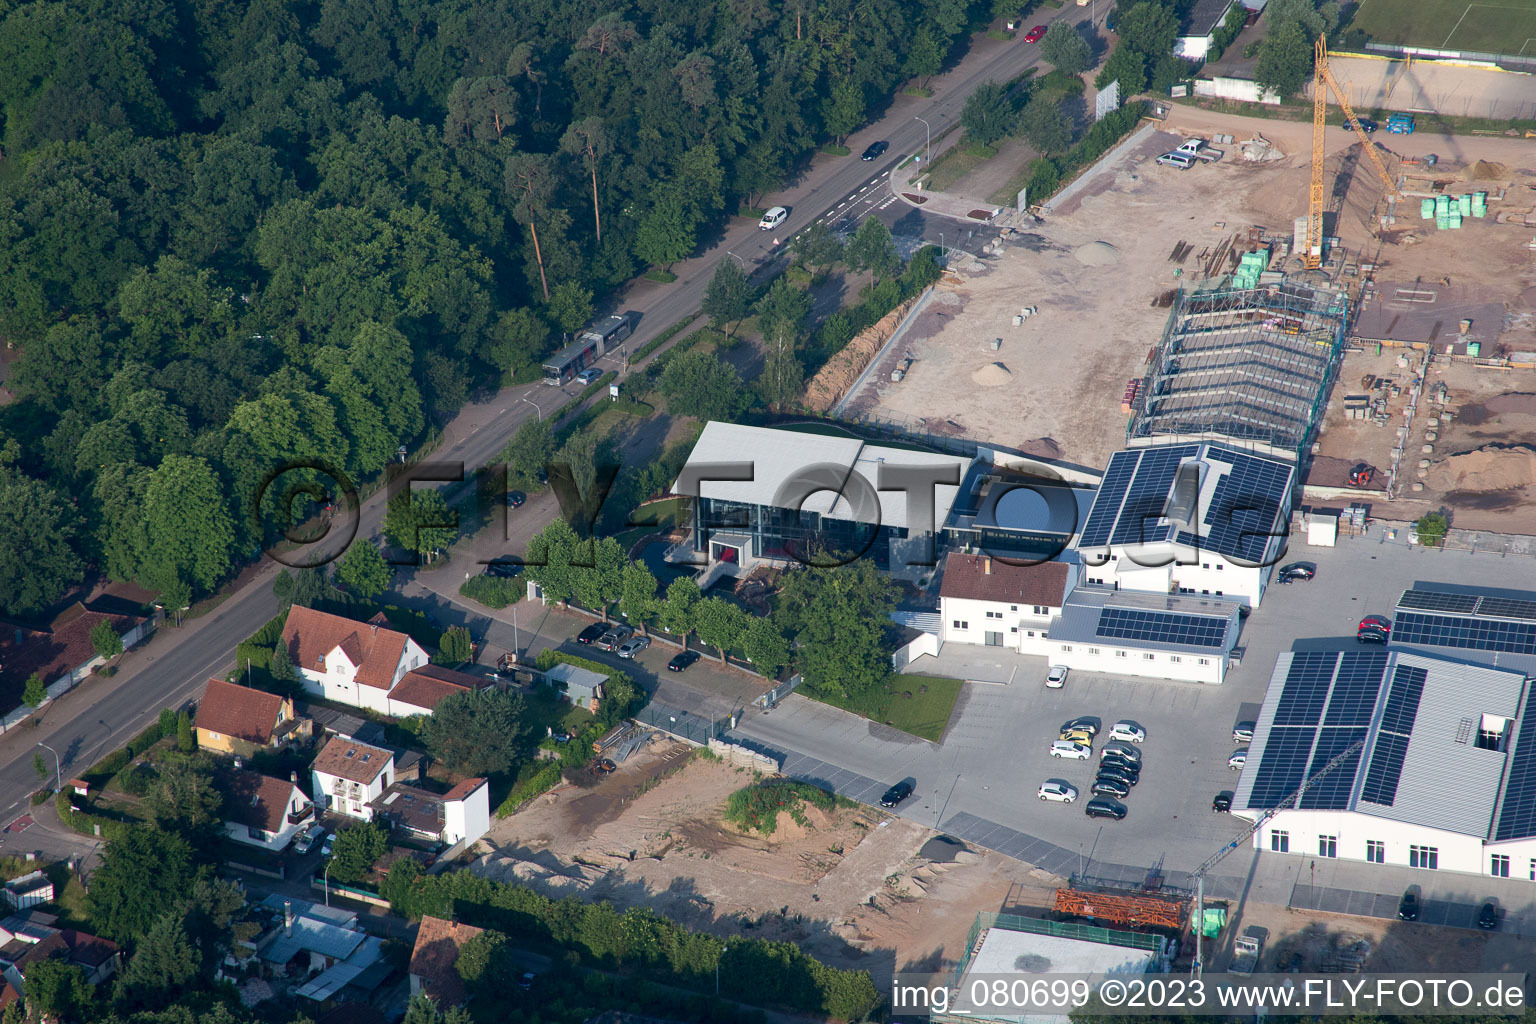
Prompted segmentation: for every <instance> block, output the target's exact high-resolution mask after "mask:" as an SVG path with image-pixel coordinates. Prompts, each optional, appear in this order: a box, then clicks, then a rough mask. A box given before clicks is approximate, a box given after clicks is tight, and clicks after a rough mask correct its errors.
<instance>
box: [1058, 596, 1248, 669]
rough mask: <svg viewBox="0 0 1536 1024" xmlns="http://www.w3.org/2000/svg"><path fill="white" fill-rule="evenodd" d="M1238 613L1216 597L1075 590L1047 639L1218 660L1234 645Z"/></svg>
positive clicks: (1228, 603)
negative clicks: (1169, 652)
mask: <svg viewBox="0 0 1536 1024" xmlns="http://www.w3.org/2000/svg"><path fill="white" fill-rule="evenodd" d="M1240 614H1241V613H1240V611H1239V606H1238V605H1237V604H1236V603H1235V602H1232V601H1223V600H1221V599H1220V598H1216V599H1214V600H1213V599H1210V598H1201V597H1183V596H1178V595H1173V594H1150V593H1140V592H1137V591H1129V590H1107V589H1098V588H1094V587H1078V588H1077V589H1076V590H1074V591H1072V594H1071V596H1070V597H1068V598H1067V602H1066V605H1065V606H1064V607H1063V608H1062V610H1061V615H1060V616H1058V617H1057V619H1056V621H1055V622H1053V623H1052V624H1051V639H1052V640H1062V641H1066V642H1067V643H1085V644H1092V643H1102V644H1103V645H1104V646H1105V647H1135V648H1138V649H1145V650H1154V651H1171V652H1173V653H1175V654H1194V655H1206V656H1210V657H1220V656H1224V655H1225V654H1226V653H1227V652H1228V651H1230V650H1231V649H1232V645H1233V644H1235V643H1236V642H1237V634H1238V622H1239V616H1240Z"/></svg>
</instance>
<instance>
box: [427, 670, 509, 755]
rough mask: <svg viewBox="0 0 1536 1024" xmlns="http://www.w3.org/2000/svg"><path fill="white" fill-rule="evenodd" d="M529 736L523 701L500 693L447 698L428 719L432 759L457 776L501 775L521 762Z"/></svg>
mask: <svg viewBox="0 0 1536 1024" xmlns="http://www.w3.org/2000/svg"><path fill="white" fill-rule="evenodd" d="M526 732H527V725H526V723H525V722H524V707H523V698H521V697H515V696H513V695H511V694H509V693H503V692H501V691H500V690H475V691H469V692H465V693H455V694H450V695H449V696H447V697H444V698H443V699H442V700H441V701H439V702H438V704H437V707H435V708H433V709H432V717H431V718H429V719H427V725H426V730H425V734H424V737H423V738H424V739H425V741H426V744H427V749H428V750H429V751H431V753H432V756H433V757H435V758H437V759H438V760H439V761H441V762H443V764H444V766H446V767H447V769H448V770H449V771H451V772H453V773H454V774H455V775H480V776H485V775H497V774H500V773H501V772H505V771H507V770H508V769H510V768H511V767H512V765H513V764H514V763H515V762H516V760H517V758H518V756H519V754H520V753H521V751H522V747H523V744H524V742H525V737H526Z"/></svg>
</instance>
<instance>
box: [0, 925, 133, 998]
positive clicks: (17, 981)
mask: <svg viewBox="0 0 1536 1024" xmlns="http://www.w3.org/2000/svg"><path fill="white" fill-rule="evenodd" d="M44 960H62V961H64V962H65V963H67V964H69V965H70V966H72V967H78V968H80V970H81V971H82V972H83V973H84V975H85V980H86V982H87V983H88V984H91V985H99V984H101V983H102V982H103V981H106V980H107V979H108V978H110V977H112V976H113V975H114V974H116V973H117V972H118V971H119V970H120V969H121V968H122V965H123V951H122V949H121V948H120V947H119V946H118V945H117V943H115V942H112V941H110V940H109V939H103V938H98V937H97V936H95V935H91V934H88V933H86V932H81V931H75V930H74V929H64V930H62V931H55V932H54V933H53V934H52V935H49V936H48V937H47V938H45V939H43V940H42V941H41V942H34V943H18V942H15V941H13V942H11V943H8V944H7V945H6V946H5V947H4V948H3V949H0V975H3V977H4V979H5V981H6V982H7V983H8V984H10V986H11V987H12V988H14V989H15V990H16V991H17V993H18V994H19V995H20V996H21V997H22V998H23V999H24V998H26V995H27V988H26V981H25V976H26V972H27V968H29V967H30V966H32V965H33V964H36V963H40V962H42V961H44Z"/></svg>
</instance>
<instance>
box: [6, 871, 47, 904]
mask: <svg viewBox="0 0 1536 1024" xmlns="http://www.w3.org/2000/svg"><path fill="white" fill-rule="evenodd" d="M5 901H6V902H7V903H9V904H10V905H11V909H12V910H26V909H27V908H28V907H35V906H39V905H40V904H43V903H52V902H53V882H52V881H51V880H50V879H49V878H48V876H47V875H45V874H43V873H42V872H41V871H31V872H28V873H27V874H25V875H22V876H20V877H18V878H12V879H11V880H10V881H8V882H6V883H5Z"/></svg>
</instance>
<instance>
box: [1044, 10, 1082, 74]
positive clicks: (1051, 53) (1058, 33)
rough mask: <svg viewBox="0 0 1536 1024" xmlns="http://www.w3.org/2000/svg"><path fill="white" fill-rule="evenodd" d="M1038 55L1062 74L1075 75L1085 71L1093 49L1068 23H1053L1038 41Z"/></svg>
mask: <svg viewBox="0 0 1536 1024" xmlns="http://www.w3.org/2000/svg"><path fill="white" fill-rule="evenodd" d="M1040 55H1041V56H1042V57H1044V58H1045V59H1046V60H1048V61H1050V62H1051V63H1052V64H1054V65H1056V70H1057V71H1060V72H1061V73H1062V74H1064V75H1077V74H1081V73H1082V72H1083V71H1085V70H1087V68H1088V62H1089V61H1090V60H1091V59H1092V58H1093V48H1092V47H1090V46H1089V45H1088V40H1086V39H1084V38H1083V37H1082V34H1081V33H1079V32H1078V31H1077V28H1076V27H1075V26H1074V25H1072V24H1071V23H1070V22H1067V21H1053V22H1051V27H1050V28H1048V29H1046V30H1045V35H1044V36H1043V37H1042V38H1041V40H1040Z"/></svg>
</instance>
